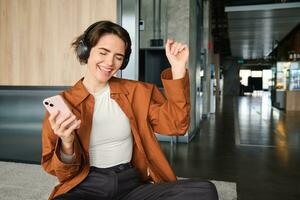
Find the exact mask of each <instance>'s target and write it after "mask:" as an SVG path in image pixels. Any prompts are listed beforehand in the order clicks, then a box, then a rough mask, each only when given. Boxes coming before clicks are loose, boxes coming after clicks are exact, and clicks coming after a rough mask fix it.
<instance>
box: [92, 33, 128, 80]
mask: <svg viewBox="0 0 300 200" xmlns="http://www.w3.org/2000/svg"><path fill="white" fill-rule="evenodd" d="M124 57H125V43H124V41H123V40H122V39H121V38H119V37H118V36H117V35H114V34H106V35H104V36H102V37H100V39H99V41H98V43H97V44H96V45H95V46H94V47H93V48H92V49H91V51H90V56H89V58H88V62H87V67H88V72H89V73H90V75H92V76H93V77H94V78H95V79H96V81H98V82H99V83H100V84H106V82H107V81H108V80H109V79H110V78H111V77H112V76H113V75H114V74H115V73H116V72H117V71H118V70H119V69H120V67H121V66H122V63H123V60H124Z"/></svg>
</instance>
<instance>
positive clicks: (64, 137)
mask: <svg viewBox="0 0 300 200" xmlns="http://www.w3.org/2000/svg"><path fill="white" fill-rule="evenodd" d="M58 115H59V110H56V111H54V112H53V113H50V117H49V122H50V125H51V128H52V129H53V131H54V134H56V135H57V136H58V137H60V139H61V141H62V152H63V153H64V154H67V155H72V154H73V153H74V148H73V143H74V130H75V129H78V128H79V127H80V123H81V121H80V120H77V119H76V116H75V115H74V114H72V113H69V114H67V115H64V116H63V117H60V118H59V119H58Z"/></svg>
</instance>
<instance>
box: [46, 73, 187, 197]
mask: <svg viewBox="0 0 300 200" xmlns="http://www.w3.org/2000/svg"><path fill="white" fill-rule="evenodd" d="M161 78H162V82H163V85H164V89H165V94H166V97H167V98H166V97H165V96H163V95H162V93H161V92H160V91H159V89H158V88H157V87H156V86H155V85H153V84H148V83H143V82H139V81H132V80H125V79H119V78H115V77H112V78H111V79H110V80H109V87H110V92H111V98H112V99H114V100H115V101H116V102H117V103H118V105H119V106H120V107H121V109H122V110H123V112H124V113H125V114H126V116H127V117H128V119H129V121H130V126H131V131H132V134H133V139H134V142H133V156H132V161H131V163H132V164H133V165H134V166H135V167H136V168H137V169H138V170H139V171H140V173H141V176H142V179H143V180H145V181H146V180H151V181H154V182H155V183H157V182H164V181H175V180H176V176H175V174H174V172H173V170H172V168H171V166H170V165H169V163H168V161H167V160H166V158H165V156H164V154H163V152H162V150H161V148H160V145H159V143H158V141H157V139H156V136H155V134H154V133H160V134H163V135H183V134H185V133H186V131H187V129H188V127H189V123H190V120H189V119H190V115H189V112H190V99H189V98H190V96H189V78H188V73H186V76H185V77H184V78H182V79H178V80H172V73H171V70H170V68H169V69H166V70H165V71H163V72H162V74H161ZM61 95H62V96H63V97H64V99H65V100H66V101H67V102H68V103H69V105H70V107H71V109H72V112H73V113H74V114H75V115H76V117H77V118H78V119H81V125H80V128H79V130H76V131H75V133H76V134H75V141H74V151H75V155H76V159H75V161H74V162H73V163H72V164H65V163H63V162H62V161H61V159H60V157H59V155H60V145H61V141H60V139H59V137H57V136H56V135H55V134H54V133H53V131H52V129H51V127H50V123H49V121H48V117H49V113H48V112H47V113H46V116H45V119H44V123H43V131H42V161H41V164H42V166H43V168H44V169H45V171H47V172H48V173H50V174H52V175H54V176H56V177H57V178H58V180H59V182H60V183H59V184H58V185H57V186H56V187H55V188H54V190H53V191H52V193H51V196H50V197H49V199H52V198H54V197H55V196H57V195H60V194H63V193H65V192H67V191H69V190H70V189H72V188H73V187H75V186H76V185H78V184H79V183H80V182H81V181H82V180H83V179H84V178H85V177H86V176H87V175H88V172H89V169H90V165H89V141H90V133H91V127H92V117H93V110H94V98H93V96H92V95H90V93H89V92H88V91H87V90H86V88H85V87H84V85H83V84H82V80H80V81H78V82H77V83H76V84H75V85H74V86H73V87H71V88H70V89H69V90H67V91H64V92H63V93H62V94H61Z"/></svg>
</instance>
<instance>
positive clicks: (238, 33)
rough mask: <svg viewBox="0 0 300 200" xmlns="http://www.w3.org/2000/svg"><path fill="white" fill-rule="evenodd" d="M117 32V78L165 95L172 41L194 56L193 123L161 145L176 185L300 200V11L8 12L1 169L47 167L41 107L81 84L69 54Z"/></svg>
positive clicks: (290, 7) (23, 3) (162, 2)
mask: <svg viewBox="0 0 300 200" xmlns="http://www.w3.org/2000/svg"><path fill="white" fill-rule="evenodd" d="M99 20H111V21H113V22H116V23H119V24H121V25H122V26H123V27H124V28H126V29H127V30H128V31H129V33H130V36H131V39H132V42H133V43H132V44H133V46H132V49H133V51H132V55H131V57H130V62H129V64H128V66H127V68H126V69H125V70H124V71H122V72H119V73H118V74H117V76H119V77H122V78H128V79H134V80H140V81H145V82H150V83H153V84H156V85H158V86H159V87H160V88H161V90H162V91H163V88H162V83H161V81H160V72H161V71H162V70H163V69H165V68H167V67H168V66H169V63H168V61H167V58H166V56H165V53H164V43H165V42H166V39H167V38H173V39H175V40H178V41H180V42H183V43H186V44H188V46H189V48H190V58H189V63H188V69H189V75H190V83H191V85H190V93H191V106H192V107H191V113H190V115H191V123H190V128H189V130H188V132H187V133H186V134H185V136H180V137H175V136H173V137H167V136H161V135H159V133H158V134H157V138H158V139H159V141H160V143H161V146H162V148H163V150H164V151H165V153H166V155H167V158H168V159H169V161H170V162H171V165H172V167H174V169H175V172H176V173H177V175H178V176H182V177H188V178H201V179H210V180H220V181H229V182H235V183H236V185H237V196H238V197H237V198H238V199H242V200H247V199H249V200H256V199H273V200H276V199H287V200H292V199H295V200H296V199H300V182H299V180H300V167H299V166H300V147H299V146H300V125H299V121H300V101H299V98H300V23H299V22H300V1H296V0H295V1H293V0H0V160H1V161H7V162H21V163H32V164H39V162H40V158H41V128H42V127H41V126H42V120H43V117H44V113H45V109H44V108H43V106H42V103H41V102H42V100H43V99H44V98H45V97H47V96H51V95H54V94H57V93H59V92H60V91H62V90H64V89H67V88H68V87H70V86H71V85H73V84H74V83H75V82H76V81H77V80H78V79H80V78H81V77H82V76H83V73H84V71H85V66H82V65H80V64H79V63H78V62H77V60H76V57H75V55H74V52H73V50H72V49H71V47H70V44H71V42H72V40H73V39H74V38H75V37H76V36H77V35H79V34H80V33H82V32H83V31H84V30H85V29H86V28H87V27H88V25H89V24H91V23H93V22H95V21H99Z"/></svg>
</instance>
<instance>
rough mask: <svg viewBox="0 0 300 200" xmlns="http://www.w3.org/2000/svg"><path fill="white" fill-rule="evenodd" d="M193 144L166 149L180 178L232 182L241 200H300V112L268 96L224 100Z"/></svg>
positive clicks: (265, 94)
mask: <svg viewBox="0 0 300 200" xmlns="http://www.w3.org/2000/svg"><path fill="white" fill-rule="evenodd" d="M222 105H223V106H222V107H219V108H218V109H217V112H216V113H215V114H213V115H211V116H210V118H209V119H207V120H205V121H203V122H202V124H201V130H200V133H199V134H197V135H196V137H195V138H194V139H193V140H192V142H190V143H189V144H177V145H175V146H173V147H171V146H170V144H169V143H162V147H163V149H164V151H165V153H166V155H167V157H168V159H169V160H170V162H171V165H172V166H173V167H174V169H175V172H176V173H177V175H178V176H184V177H194V178H204V179H214V180H222V181H232V182H236V183H237V190H238V191H237V192H238V199H241V200H267V199H272V200H299V199H300V112H290V113H284V112H281V111H279V110H277V109H276V108H272V106H271V103H270V98H269V94H268V93H257V94H255V95H254V96H243V97H237V98H230V97H227V98H224V100H223V102H222Z"/></svg>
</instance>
